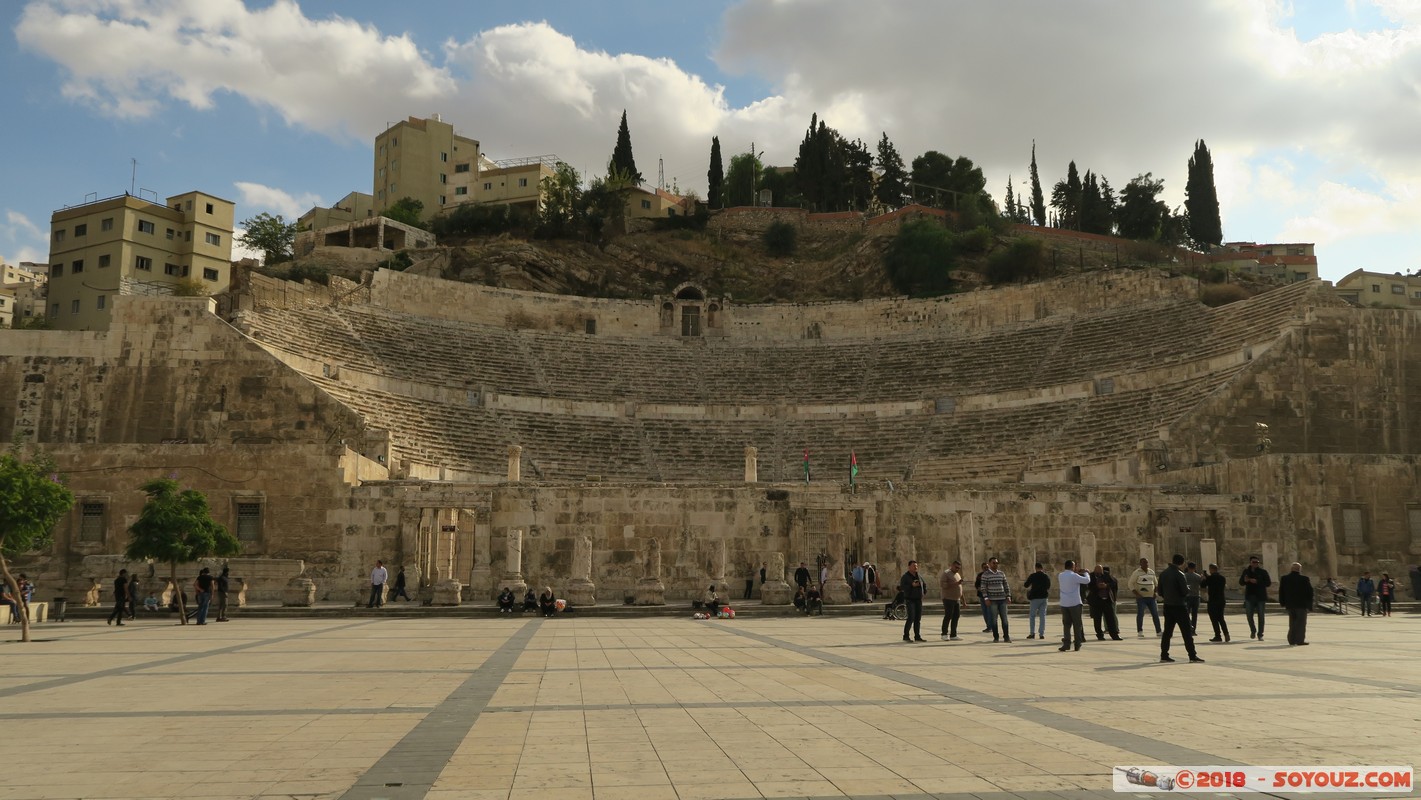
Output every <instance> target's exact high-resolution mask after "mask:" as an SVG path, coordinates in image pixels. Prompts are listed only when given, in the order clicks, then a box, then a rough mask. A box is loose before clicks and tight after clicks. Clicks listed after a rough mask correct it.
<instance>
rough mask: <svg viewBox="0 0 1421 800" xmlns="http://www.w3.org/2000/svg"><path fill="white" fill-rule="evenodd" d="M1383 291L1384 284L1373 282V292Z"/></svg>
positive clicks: (1379, 292)
mask: <svg viewBox="0 0 1421 800" xmlns="http://www.w3.org/2000/svg"><path fill="white" fill-rule="evenodd" d="M1381 293H1382V285H1381V284H1380V283H1374V284H1372V294H1381Z"/></svg>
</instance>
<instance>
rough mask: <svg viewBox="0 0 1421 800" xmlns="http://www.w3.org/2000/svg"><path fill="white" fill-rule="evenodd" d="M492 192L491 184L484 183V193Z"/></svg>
mask: <svg viewBox="0 0 1421 800" xmlns="http://www.w3.org/2000/svg"><path fill="white" fill-rule="evenodd" d="M492 190H493V184H492V183H485V184H484V191H485V192H488V191H492Z"/></svg>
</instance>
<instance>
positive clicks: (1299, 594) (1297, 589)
mask: <svg viewBox="0 0 1421 800" xmlns="http://www.w3.org/2000/svg"><path fill="white" fill-rule="evenodd" d="M1278 604H1279V605H1281V606H1282V607H1283V608H1286V609H1288V646H1289V647H1298V646H1300V645H1305V644H1307V643H1308V612H1309V611H1311V610H1312V581H1310V580H1308V576H1306V575H1304V574H1303V565H1302V564H1299V563H1298V562H1296V561H1294V562H1293V566H1292V567H1291V568H1290V569H1289V571H1288V574H1287V575H1284V576H1283V577H1282V578H1279V579H1278ZM1259 638H1262V637H1259Z"/></svg>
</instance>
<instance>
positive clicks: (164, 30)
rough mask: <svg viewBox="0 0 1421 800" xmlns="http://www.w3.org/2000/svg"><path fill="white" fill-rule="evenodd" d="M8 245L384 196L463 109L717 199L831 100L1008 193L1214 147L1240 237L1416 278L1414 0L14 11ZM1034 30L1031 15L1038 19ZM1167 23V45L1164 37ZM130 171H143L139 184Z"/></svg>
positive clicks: (1140, 168) (7, 92)
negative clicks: (375, 152)
mask: <svg viewBox="0 0 1421 800" xmlns="http://www.w3.org/2000/svg"><path fill="white" fill-rule="evenodd" d="M4 8H5V14H6V16H5V17H4V19H5V21H6V23H7V31H8V37H7V39H6V41H5V44H4V45H3V47H0V64H3V68H4V74H5V75H6V76H7V77H9V78H10V80H8V81H5V82H4V83H3V85H0V94H3V97H4V102H5V107H6V108H7V109H9V111H10V114H9V120H8V122H9V124H7V125H6V126H5V133H4V134H3V136H4V137H5V141H6V143H7V144H8V145H10V146H9V147H8V148H7V151H8V152H11V153H15V152H24V153H27V154H31V155H30V156H29V157H25V158H20V159H15V160H12V161H11V162H9V163H8V164H7V166H6V170H5V178H4V180H3V182H0V257H3V258H4V259H5V260H6V261H8V262H11V263H13V262H16V261H21V260H33V261H45V260H47V253H46V249H47V241H46V235H45V234H46V231H47V226H48V220H49V215H50V214H51V213H52V212H53V211H54V210H56V209H58V208H61V207H63V206H65V205H73V204H78V203H82V202H84V201H85V199H86V197H87V198H92V197H106V196H110V195H113V194H120V193H122V192H123V191H125V190H128V189H129V188H130V186H131V185H132V186H133V187H134V188H135V189H137V190H143V191H144V192H145V193H146V192H147V191H150V190H151V191H153V192H156V193H157V194H158V195H159V196H160V197H161V196H167V195H169V194H176V193H178V192H182V191H187V190H189V189H201V190H204V191H210V192H213V193H215V194H219V195H222V196H225V197H228V198H230V199H232V200H234V201H236V202H237V203H238V209H237V214H238V218H239V219H242V218H245V217H250V216H253V215H255V214H257V213H260V212H263V211H270V212H273V213H282V214H285V215H286V216H288V217H292V216H295V215H296V214H299V213H300V212H301V211H303V210H305V209H306V208H309V207H310V206H311V205H312V204H314V203H318V202H319V203H328V202H330V201H333V200H335V199H337V198H339V197H340V196H342V195H344V194H345V193H346V192H348V191H351V190H356V189H358V190H361V191H369V190H370V182H371V176H370V160H371V154H370V142H371V139H372V138H373V136H374V135H375V133H376V132H378V131H379V130H380V129H381V128H382V127H383V126H384V125H385V124H386V123H387V122H393V121H396V120H399V119H403V118H404V117H406V116H411V115H413V116H426V115H429V114H432V113H440V114H442V115H443V116H444V118H445V119H446V120H449V121H451V122H453V123H454V124H455V125H456V127H457V128H458V130H459V131H460V132H461V133H463V134H465V135H469V136H472V137H473V138H476V139H479V140H480V141H481V143H482V146H483V149H484V150H485V152H487V153H489V154H490V155H491V156H492V157H494V158H511V157H516V156H526V155H541V154H544V153H556V154H558V155H560V156H561V157H563V158H565V159H567V160H568V161H569V162H570V163H572V164H573V165H574V166H576V167H578V168H579V169H580V170H582V171H584V172H585V173H588V172H590V173H596V172H598V171H600V169H601V165H603V164H605V161H606V158H607V156H608V155H609V154H610V152H611V147H612V144H613V141H614V138H615V132H616V123H617V118H618V117H619V116H620V114H621V112H622V110H623V109H624V108H625V109H626V110H627V112H628V116H629V120H630V123H631V132H632V141H633V146H634V150H635V153H636V156H637V159H638V166H639V167H640V169H641V171H642V172H643V174H646V175H648V176H651V177H653V178H654V176H655V175H656V164H657V158H658V157H661V158H662V159H664V161H665V165H666V166H665V172H666V180H667V183H668V184H670V183H671V182H672V181H673V179H674V180H675V181H676V183H677V185H678V187H679V188H692V189H697V190H703V189H704V183H705V169H706V160H707V154H708V151H709V145H710V137H711V136H713V135H718V136H720V138H721V142H722V146H723V148H724V149H725V150H726V151H727V152H736V151H741V150H744V149H747V148H748V147H749V146H750V143H751V142H752V141H754V142H755V143H756V147H757V148H759V149H763V150H764V151H765V158H766V160H767V161H769V162H771V163H776V164H788V163H791V162H792V161H793V158H794V153H795V149H796V147H797V145H798V142H799V139H800V137H801V136H802V133H803V130H804V127H805V126H806V124H807V123H808V119H809V116H810V114H811V113H816V112H817V113H818V114H819V115H820V116H821V117H823V118H825V119H826V120H827V121H828V123H829V124H830V125H832V126H834V127H835V128H837V129H839V130H840V131H841V132H842V133H844V134H845V135H848V136H850V137H851V138H852V137H860V138H863V139H865V140H867V141H875V140H877V138H878V136H879V134H880V133H881V132H885V131H886V132H887V133H888V135H889V137H890V138H891V139H892V140H893V141H894V142H895V144H896V145H897V146H898V149H899V150H900V152H902V153H903V155H904V156H905V157H906V158H909V159H911V158H912V157H913V156H914V155H917V154H920V153H922V152H923V151H925V150H928V149H935V150H940V151H942V152H946V153H949V154H950V155H954V156H955V155H966V156H967V157H969V158H971V159H973V160H974V161H975V162H977V163H978V164H979V165H980V166H982V167H983V169H984V171H985V173H986V175H987V178H988V189H989V190H990V191H991V192H992V193H993V194H994V195H995V196H997V197H998V199H999V200H1000V199H1001V198H1000V195H1001V191H1002V188H1003V187H1004V186H1005V184H1006V181H1007V178H1008V176H1009V175H1010V176H1011V178H1012V179H1013V183H1014V185H1015V186H1017V187H1021V186H1022V185H1023V183H1024V181H1025V179H1026V173H1027V162H1028V160H1029V157H1030V148H1031V143H1032V141H1033V140H1035V142H1036V146H1037V156H1038V161H1039V165H1040V169H1041V174H1042V179H1043V182H1044V183H1046V184H1047V190H1048V192H1049V185H1050V183H1052V182H1054V181H1055V180H1057V179H1059V178H1061V177H1063V176H1064V174H1065V171H1066V165H1067V162H1068V161H1072V160H1074V161H1075V162H1076V164H1077V166H1078V167H1079V168H1080V169H1081V171H1084V170H1086V169H1091V170H1094V171H1095V172H1097V174H1102V175H1104V176H1106V177H1107V178H1108V179H1109V180H1110V182H1111V183H1112V185H1114V186H1116V187H1120V186H1123V185H1124V184H1125V183H1126V182H1128V181H1129V179H1130V178H1132V177H1134V176H1135V175H1137V174H1140V173H1144V172H1151V173H1153V174H1154V176H1155V177H1163V178H1164V179H1165V183H1166V192H1165V197H1164V199H1165V200H1166V201H1167V202H1170V203H1171V204H1177V203H1179V202H1182V200H1183V181H1184V171H1185V164H1186V162H1187V160H1188V157H1189V154H1190V152H1191V150H1192V146H1193V142H1194V140H1195V139H1197V138H1201V137H1202V138H1204V139H1205V140H1206V141H1207V142H1208V143H1209V145H1210V147H1211V149H1212V151H1213V155H1214V160H1215V162H1216V165H1217V172H1216V177H1217V181H1218V184H1219V191H1220V196H1221V201H1222V203H1223V217H1224V233H1225V237H1226V238H1227V239H1230V240H1249V241H1260V242H1262V241H1308V242H1316V243H1317V244H1318V253H1319V259H1320V262H1321V263H1320V267H1321V271H1322V274H1323V276H1324V277H1328V278H1334V279H1335V278H1338V277H1341V276H1342V275H1343V274H1345V273H1346V272H1348V271H1350V270H1352V269H1355V268H1359V267H1361V268H1367V269H1374V270H1381V271H1387V272H1391V271H1405V270H1412V269H1417V268H1421V226H1417V225H1416V224H1415V221H1416V220H1417V219H1418V218H1421V148H1417V147H1416V146H1415V144H1414V143H1415V142H1416V141H1421V4H1418V3H1417V2H1416V0H1378V1H1377V2H1363V1H1362V0H1354V2H1321V1H1320V0H1319V1H1318V2H1294V3H1287V2H1282V1H1281V0H1237V2H1200V3H1181V4H1139V3H1133V2H1128V0H1110V1H1105V2H1099V3H1091V4H1085V5H1081V4H1073V3H1072V4H1063V3H1058V2H1054V0H1000V2H992V3H985V2H983V3H968V2H945V1H942V0H901V1H900V2H895V3H890V4H874V5H871V6H868V5H864V4H861V3H855V2H850V1H849V0H816V1H813V2H811V1H810V0H773V1H771V0H763V1H762V0H745V1H744V2H707V3H697V4H688V3H665V2H650V1H649V0H636V1H635V2H608V3H596V4H594V3H585V2H572V1H571V0H569V1H568V2H544V3H537V2H518V3H514V2H480V3H466V2H440V1H439V0H429V1H427V2H421V3H418V4H395V3H389V2H388V1H386V2H367V1H365V0H348V1H345V2H329V1H326V2H305V3H301V4H300V5H296V4H294V3H291V2H270V1H269V0H261V1H260V2H248V3H245V4H243V3H242V2H240V0H201V2H198V1H197V0H193V2H181V1H180V0H33V1H32V2H25V3H13V4H6V5H5V7H4ZM1022 20H1029V22H1027V23H1023V22H1022ZM1161 31H1168V32H1169V35H1165V36H1161V35H1160V34H1161ZM132 159H136V160H137V162H138V165H137V177H136V180H134V181H133V182H132V184H131V183H130V181H131V175H132V173H133V167H132Z"/></svg>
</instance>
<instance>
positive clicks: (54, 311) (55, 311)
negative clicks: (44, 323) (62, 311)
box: [49, 303, 59, 317]
mask: <svg viewBox="0 0 1421 800" xmlns="http://www.w3.org/2000/svg"><path fill="white" fill-rule="evenodd" d="M49 315H50V316H51V317H57V316H59V304H58V303H54V304H52V305H50V307H49Z"/></svg>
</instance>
